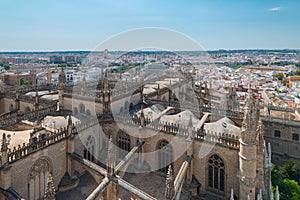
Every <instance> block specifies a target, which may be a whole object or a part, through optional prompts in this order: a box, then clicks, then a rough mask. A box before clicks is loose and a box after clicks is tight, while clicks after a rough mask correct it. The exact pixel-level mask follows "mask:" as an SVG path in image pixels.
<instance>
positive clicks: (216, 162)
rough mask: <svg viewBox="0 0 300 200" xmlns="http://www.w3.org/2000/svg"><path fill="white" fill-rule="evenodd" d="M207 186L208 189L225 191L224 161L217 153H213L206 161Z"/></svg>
mask: <svg viewBox="0 0 300 200" xmlns="http://www.w3.org/2000/svg"><path fill="white" fill-rule="evenodd" d="M207 165H208V167H207V177H208V181H207V183H208V188H209V189H210V190H213V191H216V192H220V193H224V192H225V163H224V161H223V159H222V158H221V157H220V156H219V155H218V154H213V155H211V156H210V157H209V159H208V162H207Z"/></svg>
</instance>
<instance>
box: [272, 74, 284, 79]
mask: <svg viewBox="0 0 300 200" xmlns="http://www.w3.org/2000/svg"><path fill="white" fill-rule="evenodd" d="M273 76H275V77H277V78H278V80H282V79H283V73H278V74H275V75H273Z"/></svg>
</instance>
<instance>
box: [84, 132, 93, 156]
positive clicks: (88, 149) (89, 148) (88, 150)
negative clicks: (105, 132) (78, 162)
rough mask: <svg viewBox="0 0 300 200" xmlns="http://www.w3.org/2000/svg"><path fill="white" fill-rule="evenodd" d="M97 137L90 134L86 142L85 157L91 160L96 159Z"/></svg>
mask: <svg viewBox="0 0 300 200" xmlns="http://www.w3.org/2000/svg"><path fill="white" fill-rule="evenodd" d="M94 156H95V139H94V138H93V137H92V136H91V135H89V136H88V137H87V139H86V141H85V143H84V152H83V157H84V158H85V159H88V160H89V161H92V162H93V161H95V157H94Z"/></svg>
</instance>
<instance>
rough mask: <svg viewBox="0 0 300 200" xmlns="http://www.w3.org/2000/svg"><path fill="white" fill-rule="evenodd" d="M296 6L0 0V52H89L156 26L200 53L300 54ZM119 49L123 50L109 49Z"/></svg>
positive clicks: (284, 3) (281, 0) (292, 3)
mask: <svg viewBox="0 0 300 200" xmlns="http://www.w3.org/2000/svg"><path fill="white" fill-rule="evenodd" d="M299 8H300V2H297V1H284V0H276V1H265V2H260V1H257V0H255V1H247V2H245V1H243V2H239V1H236V0H232V1H226V2H224V1H213V2H212V1H190V2H189V3H187V2H180V1H172V2H158V1H151V2H149V1H126V2H123V1H113V2H108V1H95V0H91V1H85V2H79V1H74V2H73V1H64V2H58V1H42V2H41V1H36V0H30V1H26V2H23V1H17V3H16V2H15V1H14V2H11V1H6V0H5V1H1V3H0V19H1V25H2V31H1V32H0V44H1V46H0V51H2V52H5V51H65V50H92V49H94V48H95V47H96V46H97V45H98V44H99V43H101V42H103V41H105V40H106V39H107V38H110V37H111V36H112V35H117V34H119V33H120V32H124V31H128V30H132V29H136V28H143V27H159V28H166V29H170V30H175V31H178V32H180V33H183V34H185V35H187V36H188V37H191V38H193V39H194V40H196V41H197V42H198V43H199V44H200V45H201V46H203V49H204V50H217V49H299V48H300V39H299V38H298V37H297V36H298V35H299V33H300V28H299V27H297V24H298V23H297V22H298V21H299V17H300V13H298V12H297V11H298V10H299ZM112 50H123V49H112Z"/></svg>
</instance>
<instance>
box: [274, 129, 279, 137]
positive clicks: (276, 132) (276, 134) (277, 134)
mask: <svg viewBox="0 0 300 200" xmlns="http://www.w3.org/2000/svg"><path fill="white" fill-rule="evenodd" d="M274 136H275V137H278V138H280V137H281V132H280V131H279V130H275V131H274Z"/></svg>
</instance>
